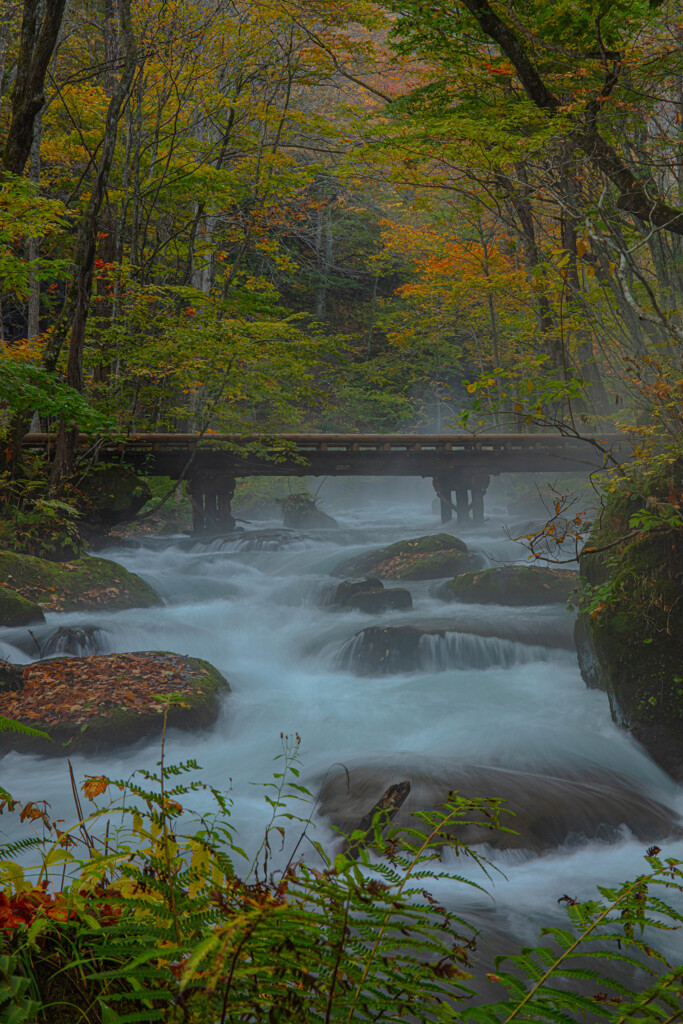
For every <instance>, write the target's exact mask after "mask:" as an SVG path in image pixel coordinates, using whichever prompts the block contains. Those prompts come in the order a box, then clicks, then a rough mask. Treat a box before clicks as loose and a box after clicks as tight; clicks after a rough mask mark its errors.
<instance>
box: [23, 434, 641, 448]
mask: <svg viewBox="0 0 683 1024" xmlns="http://www.w3.org/2000/svg"><path fill="white" fill-rule="evenodd" d="M78 440H79V444H80V445H88V444H94V443H95V442H98V443H99V444H100V446H101V447H102V448H104V449H115V450H118V451H125V450H137V451H139V450H141V449H149V450H151V451H161V450H171V449H184V450H192V449H193V448H196V447H197V446H198V445H199V446H201V447H202V448H211V447H212V446H221V447H223V446H234V447H236V448H240V447H244V446H247V445H253V444H258V445H260V446H261V447H263V448H265V449H272V450H277V448H278V447H280V446H293V447H296V448H297V449H298V450H299V451H319V452H326V451H335V450H338V451H363V450H365V451H383V452H388V451H411V452H419V451H432V452H433V451H440V452H450V451H476V452H486V451H491V452H494V451H507V452H513V451H518V452H524V451H539V450H545V451H547V450H548V449H552V450H561V449H565V450H566V449H568V448H571V449H576V448H577V447H581V446H583V445H585V444H591V445H593V446H599V447H602V448H605V449H607V450H609V449H611V448H614V447H618V446H621V445H623V443H624V436H623V434H611V433H610V434H602V435H590V436H588V435H586V436H585V437H574V436H569V437H565V436H563V435H561V434H547V433H544V434H474V435H473V434H266V433H262V434H218V433H214V434H209V433H205V434H203V435H200V434H196V433H195V434H170V433H154V434H131V435H129V436H128V437H126V438H123V439H112V440H107V439H102V438H96V437H93V436H91V435H88V434H81V435H79V439H78ZM54 441H55V436H54V435H53V434H39V433H36V434H26V436H25V437H24V441H23V443H24V446H25V447H26V448H34V449H41V448H42V449H44V448H48V447H49V446H50V445H51V444H53V443H54Z"/></svg>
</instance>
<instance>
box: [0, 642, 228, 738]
mask: <svg viewBox="0 0 683 1024" xmlns="http://www.w3.org/2000/svg"><path fill="white" fill-rule="evenodd" d="M229 690H230V686H229V684H228V681H227V680H226V679H225V678H224V677H223V676H222V675H221V673H220V672H219V671H218V670H217V669H215V668H214V667H213V665H210V664H209V662H208V661H202V660H201V659H199V658H188V657H182V656H181V655H179V654H172V653H169V652H167V651H139V652H136V653H133V654H110V655H104V656H95V657H88V658H55V659H51V660H48V661H40V662H34V663H33V664H32V665H27V666H25V667H24V668H23V669H22V682H21V686H20V687H18V688H16V687H15V689H14V690H12V691H3V692H0V715H3V716H5V717H7V718H12V719H13V720H14V721H17V722H20V723H21V724H22V725H25V726H29V727H30V728H32V729H38V730H41V731H42V732H46V733H47V734H48V737H49V738H48V739H46V738H43V737H33V736H25V735H22V734H20V733H14V732H4V733H2V734H0V750H2V751H7V750H20V751H25V752H28V753H37V754H46V755H51V756H59V755H64V756H66V755H69V754H71V753H73V752H74V751H83V752H88V753H95V752H100V751H107V750H115V749H117V748H119V747H124V746H128V745H130V744H131V743H135V742H137V741H138V740H140V739H148V738H150V737H153V736H157V735H159V734H160V733H161V731H162V728H163V724H164V711H165V708H166V707H167V708H168V723H167V724H168V725H169V726H175V727H176V728H178V729H198V728H205V727H206V726H209V725H211V724H213V722H214V721H215V720H216V718H217V716H218V712H219V709H220V695H221V693H227V692H228V691H229ZM164 695H168V697H169V702H168V704H167V705H166V704H165V703H164Z"/></svg>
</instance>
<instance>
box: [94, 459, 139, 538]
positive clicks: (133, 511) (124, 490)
mask: <svg viewBox="0 0 683 1024" xmlns="http://www.w3.org/2000/svg"><path fill="white" fill-rule="evenodd" d="M78 489H79V492H80V495H81V508H82V512H83V515H84V517H85V520H86V522H88V523H90V524H91V525H94V526H103V527H109V526H114V525H115V524H116V523H122V522H126V520H129V519H132V518H133V517H134V516H135V515H137V513H138V512H139V511H140V509H141V508H142V507H143V505H145V504H146V503H147V502H148V501H149V499H150V498H151V497H152V492H151V491H150V489H149V485H148V484H147V481H146V480H143V479H141V478H140V477H138V476H136V474H135V473H133V472H132V470H130V469H127V468H126V467H125V466H98V467H96V468H95V469H94V470H92V471H91V472H90V473H88V475H87V476H86V477H85V479H84V480H82V481H81V482H80V483H79V485H78Z"/></svg>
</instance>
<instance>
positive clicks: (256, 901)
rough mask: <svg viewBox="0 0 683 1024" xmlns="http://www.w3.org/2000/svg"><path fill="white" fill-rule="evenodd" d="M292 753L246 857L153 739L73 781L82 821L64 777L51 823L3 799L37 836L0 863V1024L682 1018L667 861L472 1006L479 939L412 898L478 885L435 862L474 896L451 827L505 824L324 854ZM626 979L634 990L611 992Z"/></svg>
mask: <svg viewBox="0 0 683 1024" xmlns="http://www.w3.org/2000/svg"><path fill="white" fill-rule="evenodd" d="M297 750H298V745H297V742H296V741H293V742H292V741H290V740H288V739H287V738H286V737H284V738H283V751H282V753H281V754H280V755H279V756H278V758H277V759H276V771H275V774H274V776H273V779H272V781H271V782H270V783H268V784H267V785H266V788H265V798H266V801H267V803H268V806H269V809H270V821H269V823H268V825H267V828H266V830H265V833H264V838H263V842H262V844H261V847H260V849H259V850H258V851H257V853H256V854H255V855H253V856H249V855H248V854H247V853H246V852H245V851H244V850H243V849H241V848H240V846H239V841H238V836H237V835H236V833H235V830H234V827H233V825H232V824H231V801H230V798H229V796H226V795H225V794H224V793H222V792H220V791H218V790H217V789H214V788H213V787H211V786H209V785H207V784H206V783H204V782H203V781H202V780H201V777H200V775H199V771H200V769H199V767H198V765H197V764H196V763H195V762H194V761H187V762H184V763H182V764H175V765H167V764H165V762H164V753H163V742H162V752H161V758H160V761H159V762H158V764H157V770H156V771H154V772H148V771H139V772H137V773H135V775H134V776H133V777H131V778H130V779H127V780H112V779H109V778H107V777H105V776H91V777H88V778H86V781H85V782H84V783H83V785H82V787H81V791H82V795H83V798H84V799H87V800H88V801H89V802H90V810H88V811H87V812H86V811H84V808H83V806H82V803H81V799H82V796H81V792H79V791H78V789H77V786H76V782H75V779H74V777H73V774H72V776H71V777H72V785H73V792H74V800H75V805H76V809H77V819H78V820H77V821H76V822H75V823H74V824H73V825H72V826H70V827H66V826H65V825H64V823H63V822H58V821H53V820H51V818H50V817H49V814H48V808H47V806H46V805H45V804H43V803H41V802H29V803H24V804H19V803H18V802H16V801H13V800H12V799H11V798H10V797H9V796H8V795H7V794H5V798H4V799H3V801H2V803H0V810H3V811H5V812H8V811H12V812H13V813H15V814H18V815H19V816H20V817H21V819H22V820H24V821H28V822H32V823H33V826H34V828H35V829H36V834H35V835H34V836H33V837H31V838H28V839H25V840H19V841H17V842H15V843H14V844H11V845H9V846H5V847H4V848H2V849H0V858H2V860H0V881H1V883H2V885H3V889H2V892H1V893H0V936H1V938H0V943H1V945H0V1021H2V1022H6V1024H10V1022H11V1024H15V1022H16V1024H20V1022H23V1021H26V1022H40V1024H62V1022H63V1024H66V1022H69V1024H71V1022H77V1021H82V1022H90V1024H124V1022H131V1024H133V1022H140V1024H143V1022H144V1024H147V1022H153V1021H164V1022H168V1024H175V1022H188V1024H226V1022H228V1021H230V1022H233V1021H244V1022H262V1021H263V1022H268V1024H271V1022H272V1024H280V1022H282V1024H285V1022H287V1024H295V1022H296V1024H306V1022H324V1024H329V1022H347V1024H350V1022H352V1021H368V1022H369V1021H395V1022H398V1021H401V1022H409V1021H410V1022H428V1021H430V1022H448V1021H467V1022H469V1021H471V1022H475V1024H503V1022H509V1021H512V1020H518V1021H541V1022H545V1021H548V1022H551V1021H552V1022H557V1024H567V1022H571V1021H580V1020H607V1021H613V1022H615V1024H622V1022H626V1021H652V1022H657V1024H673V1022H674V1021H677V1020H680V1019H681V1016H682V1015H683V969H682V968H681V966H680V965H677V964H672V963H668V962H667V960H666V959H665V957H664V956H663V955H662V954H661V953H659V952H657V949H656V944H655V942H654V939H653V936H654V935H656V933H657V931H658V930H661V929H671V928H678V927H680V925H681V924H682V923H683V918H682V917H681V914H680V912H679V911H678V910H677V909H676V907H675V906H674V905H673V904H675V902H676V900H677V899H678V897H679V896H680V894H681V892H683V872H682V870H681V867H680V865H679V863H678V862H676V861H675V860H672V859H662V858H660V857H659V853H660V851H659V850H658V849H656V848H651V849H650V850H649V851H648V853H647V857H646V862H647V869H646V871H645V873H643V874H642V875H641V876H639V877H638V878H636V879H635V880H632V881H630V882H626V883H624V884H623V885H621V886H616V887H613V888H605V887H603V888H600V889H599V892H598V896H597V898H595V899H593V900H589V901H587V902H582V903H580V902H577V901H575V900H570V899H569V897H564V900H565V902H566V903H567V906H566V913H567V921H566V924H565V926H564V927H552V928H548V929H546V930H545V931H544V932H543V933H542V936H541V942H540V945H538V946H537V947H533V948H526V949H522V950H521V951H520V952H519V953H518V954H517V955H516V956H510V957H506V958H498V959H497V960H496V962H495V966H494V969H493V971H492V972H490V973H489V974H488V982H490V983H492V984H494V985H499V986H502V990H503V992H504V994H503V996H502V997H501V999H500V1000H499V1001H497V1002H489V1003H488V1004H487V1003H482V997H481V994H479V995H475V989H476V988H477V980H478V979H477V978H476V976H475V974H474V972H475V970H476V966H475V965H474V959H473V958H474V957H475V956H476V953H475V951H476V943H477V935H476V933H475V931H474V930H473V929H472V928H471V927H470V926H469V925H468V924H467V923H466V922H465V921H464V920H462V919H461V917H460V916H459V915H458V914H457V913H455V912H454V911H453V910H452V909H449V908H447V907H445V906H443V905H441V903H440V902H439V901H438V900H437V899H436V898H435V897H434V896H433V895H432V892H431V890H432V889H433V888H434V887H435V886H436V885H437V884H439V883H440V882H441V881H443V880H444V879H446V880H449V881H450V882H454V883H457V884H459V885H462V886H473V885H476V883H474V882H473V881H471V880H469V879H468V878H466V877H464V875H460V874H457V873H454V872H453V871H452V870H447V869H446V867H445V866H444V860H443V854H444V851H445V849H446V848H448V849H449V857H448V860H449V863H451V862H452V860H453V857H452V854H453V853H455V854H456V855H458V857H460V858H464V859H467V860H470V861H471V860H473V861H475V862H477V863H478V864H479V865H480V867H481V868H482V886H483V887H485V886H486V884H487V874H488V872H489V871H490V870H491V867H490V865H487V863H486V862H485V861H484V860H483V859H482V858H481V857H480V856H479V854H478V853H476V852H475V851H474V850H473V849H471V848H468V847H466V846H464V845H463V844H461V843H460V842H459V841H458V839H457V838H454V837H453V827H454V826H457V825H458V824H466V823H469V822H471V821H472V820H475V821H478V822H479V823H480V824H481V822H482V817H483V824H481V827H482V828H484V829H499V828H504V827H508V826H507V825H505V826H504V825H503V824H502V817H501V816H502V813H503V808H502V807H501V805H500V802H499V801H497V800H492V799H486V800H483V799H482V800H470V799H464V798H462V797H460V796H458V795H457V794H451V796H450V797H449V801H448V803H446V804H445V805H444V806H443V807H441V808H440V809H439V810H438V811H430V812H424V813H420V814H417V815H415V816H414V824H413V826H412V827H410V828H405V827H403V828H394V827H391V825H390V822H389V821H388V819H387V818H383V817H382V814H381V813H378V814H377V815H376V816H375V819H374V823H373V828H372V829H371V830H370V833H368V832H367V831H364V830H360V831H358V832H355V833H353V834H352V835H351V836H350V837H349V839H350V842H349V843H347V845H346V852H345V853H337V854H336V856H335V855H331V854H330V853H329V852H328V851H327V850H326V849H325V848H323V846H322V845H321V844H320V843H319V842H317V841H316V840H315V838H313V837H312V836H310V835H309V832H310V831H312V830H311V828H310V826H311V815H312V813H313V812H312V810H311V807H312V801H311V799H310V794H309V793H308V791H307V790H306V789H305V787H303V786H302V785H301V783H300V781H299V768H298V756H297ZM198 793H202V794H203V797H202V800H203V802H206V796H207V795H208V796H210V797H211V799H212V802H213V811H212V812H211V813H202V814H199V815H197V814H193V812H192V810H191V803H192V797H193V794H198ZM297 808H301V810H297ZM291 833H294V840H295V841H294V845H293V847H291V848H290V847H289V846H287V845H286V844H287V843H289V842H290V835H291ZM456 834H457V828H456ZM288 851H289V853H288ZM31 858H33V859H34V860H35V861H36V863H35V865H34V866H33V867H32V868H31V869H29V868H28V867H23V866H22V865H26V864H28V862H29V861H30V860H31ZM477 887H479V886H477ZM624 967H626V968H628V970H629V971H633V972H635V975H636V976H637V979H638V987H637V989H631V988H629V987H627V986H626V985H625V984H624V983H623V980H622V981H619V980H618V978H619V977H623V975H624V971H623V968H624ZM478 988H479V990H480V989H481V985H479V986H478Z"/></svg>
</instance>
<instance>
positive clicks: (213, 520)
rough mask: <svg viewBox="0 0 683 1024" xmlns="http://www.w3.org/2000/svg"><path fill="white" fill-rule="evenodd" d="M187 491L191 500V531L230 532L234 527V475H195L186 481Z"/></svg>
mask: <svg viewBox="0 0 683 1024" xmlns="http://www.w3.org/2000/svg"><path fill="white" fill-rule="evenodd" d="M188 491H189V494H190V498H191V500H192V532H193V533H199V534H202V533H203V534H207V533H208V534H211V533H230V532H231V531H232V530H234V529H235V520H234V518H233V516H232V508H231V505H232V498H233V495H234V493H235V478H234V477H232V476H207V475H203V476H195V477H192V478H191V479H190V480H189V481H188Z"/></svg>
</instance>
